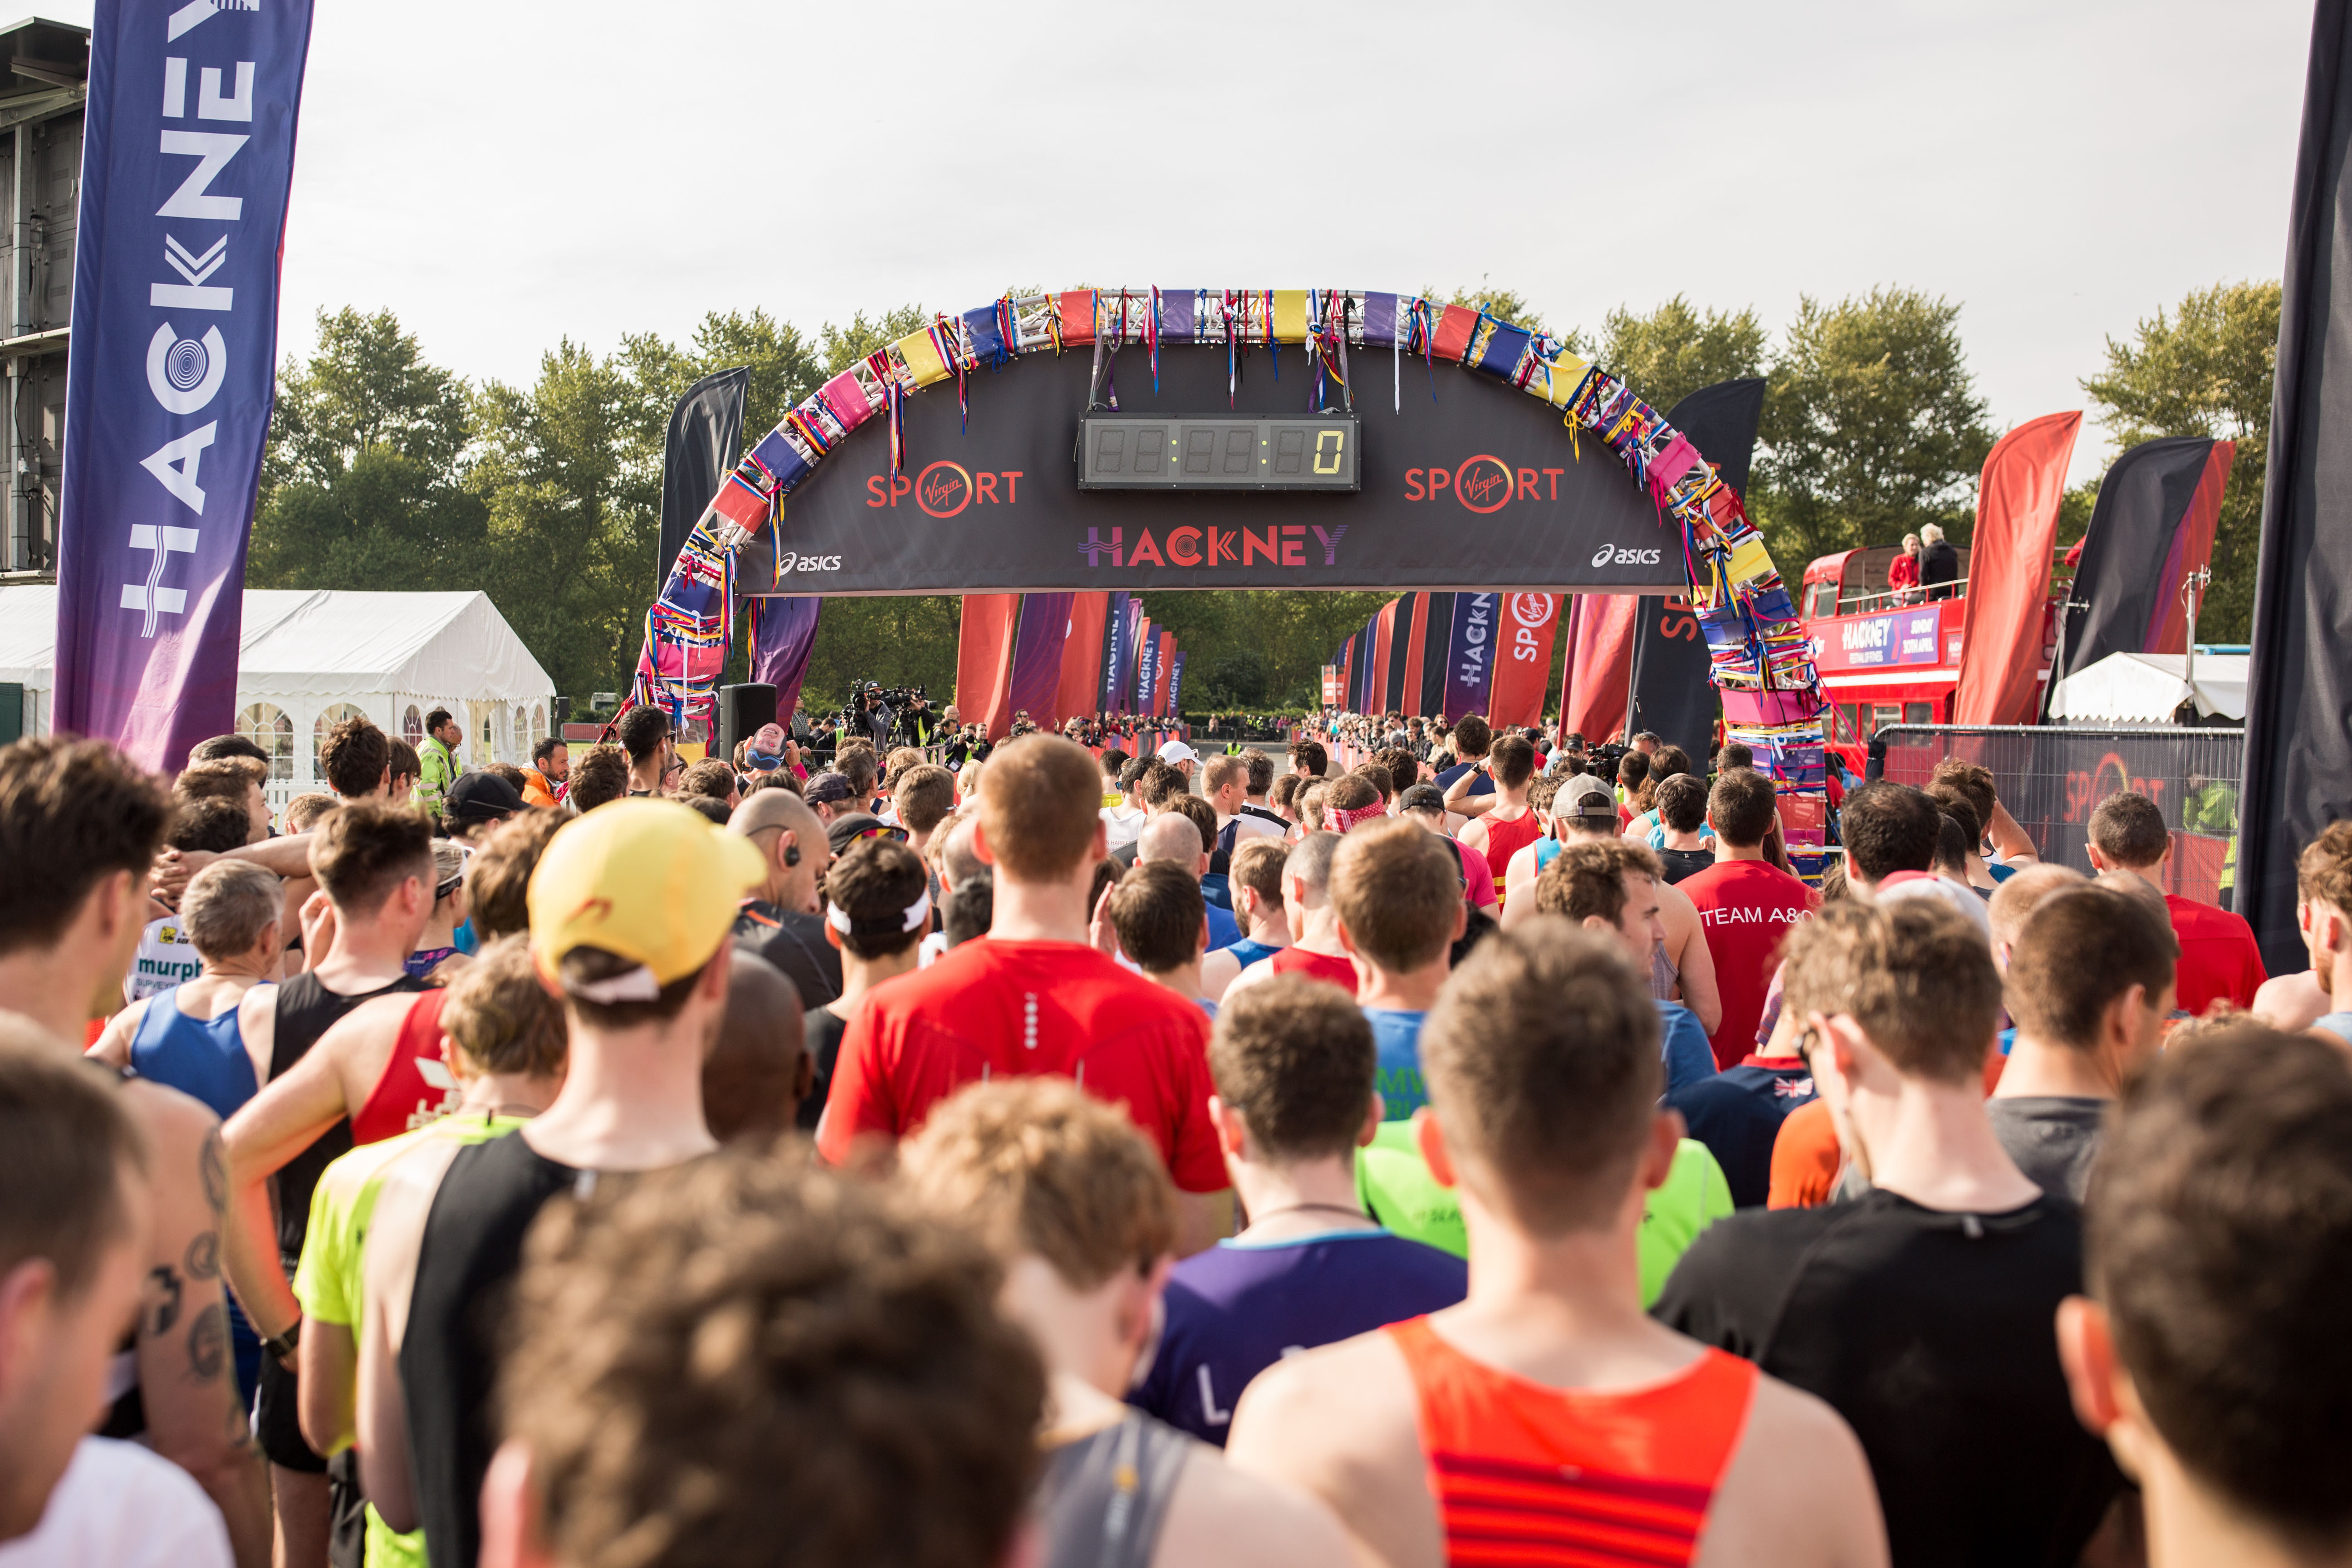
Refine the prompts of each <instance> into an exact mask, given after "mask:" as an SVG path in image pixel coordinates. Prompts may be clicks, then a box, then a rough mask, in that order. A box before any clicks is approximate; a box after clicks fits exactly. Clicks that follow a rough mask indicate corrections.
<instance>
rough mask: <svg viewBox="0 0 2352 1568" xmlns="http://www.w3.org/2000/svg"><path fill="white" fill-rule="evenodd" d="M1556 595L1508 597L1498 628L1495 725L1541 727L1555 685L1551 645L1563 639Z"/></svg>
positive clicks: (1491, 702) (1493, 703)
mask: <svg viewBox="0 0 2352 1568" xmlns="http://www.w3.org/2000/svg"><path fill="white" fill-rule="evenodd" d="M1559 602H1560V595H1558V594H1506V595H1503V613H1502V616H1501V617H1500V619H1501V624H1500V625H1499V626H1496V647H1495V688H1494V696H1493V697H1491V698H1490V699H1488V702H1489V705H1490V711H1489V712H1488V713H1487V715H1486V716H1487V718H1488V720H1489V721H1492V722H1494V723H1496V724H1525V725H1528V726H1529V727H1533V726H1535V725H1538V724H1540V723H1542V722H1543V700H1544V689H1545V688H1546V687H1548V686H1549V685H1550V684H1551V650H1552V645H1553V643H1554V642H1556V641H1557V640H1558V639H1559Z"/></svg>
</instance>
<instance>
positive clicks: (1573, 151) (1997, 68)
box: [44, 0, 2311, 479]
mask: <svg viewBox="0 0 2352 1568" xmlns="http://www.w3.org/2000/svg"><path fill="white" fill-rule="evenodd" d="M265 3H276V0H265ZM44 14H45V15H49V16H57V17H58V18H59V19H61V20H73V21H80V22H85V23H86V22H87V21H88V20H89V12H88V7H87V6H86V5H85V6H75V5H62V6H60V5H51V6H50V7H48V8H47V10H46V11H45V12H44ZM2310 18H2311V6H2310V3H2309V0H2233V4H2231V5H2229V6H2227V7H2221V6H2216V5H2211V4H2210V3H2207V4H2202V5H2191V4H2178V3H2171V0H2063V3H2062V4H2058V5H2051V4H2048V3H2047V0H2042V3H2006V0H1971V3H1969V4H1949V5H1929V4H1904V3H1899V0H1871V3H1869V4H1858V5H1843V6H1839V5H1801V4H1796V3H1793V0H1780V3H1778V4H1772V5H1756V4H1754V3H1753V0H1747V3H1740V4H1725V3H1717V0H1689V3H1685V4H1683V5H1674V6H1658V7H1654V8H1649V9H1646V10H1643V9H1635V10H1630V11H1629V10H1628V9H1627V8H1626V7H1624V6H1622V5H1612V6H1606V7H1603V6H1598V5H1565V4H1551V5H1538V4H1529V5H1492V6H1481V5H1466V4H1449V5H1388V4H1367V3H1363V0H1358V3H1355V4H1350V5H1314V6H1302V5H1285V4H1281V3H1279V0H1276V3H1271V4H1269V3H1267V0H1255V3H1253V4H1245V5H1228V4H1199V3H1178V4H1171V3H1167V0H1162V3H1160V4H1157V5H1148V6H1132V7H1129V6H1121V5H1104V4H1092V5H1063V4H1047V3H1044V0H1013V3H1011V4H1000V5H993V6H988V5H979V6H975V5H949V4H938V3H933V0H891V3H888V4H876V3H873V0H854V3H850V4H836V5H809V4H797V5H776V4H765V5H761V4H749V3H740V4H739V3H722V0H667V4H663V5H645V4H643V3H642V0H639V3H635V4H628V5H621V4H608V3H604V0H566V3H565V4H563V5H560V6H559V5H551V4H539V5H517V4H512V3H510V0H489V3H488V4H477V5H466V6H457V7H452V6H447V5H389V4H380V3H379V4H363V3H361V0H328V3H325V4H321V5H320V6H319V9H318V20H317V23H316V26H315V30H314V32H313V34H312V38H311V45H310V71H309V77H308V80H307V83H306V89H305V92H304V96H303V103H302V130H301V151H300V155H299V162H298V164H297V170H296V176H295V190H294V198H293V208H292V216H291V219H290V223H289V232H288V234H287V237H286V261H285V275H284V276H285V293H284V301H283V307H282V310H283V315H282V318H281V323H282V324H281V351H282V353H283V352H297V351H299V350H301V349H303V348H305V347H307V345H308V344H309V342H310V339H311V336H312V331H311V325H310V323H311V320H312V317H313V314H314V312H315V311H316V310H318V309H319V308H320V307H322V306H325V307H335V306H340V305H343V304H346V303H348V304H353V305H357V306H360V307H362V308H364V309H374V308H377V307H387V306H388V307H390V308H391V309H392V310H394V311H395V312H397V313H398V315H399V316H400V319H401V320H402V321H403V322H404V323H405V324H406V325H407V326H408V327H409V328H410V329H411V330H413V331H415V332H416V333H417V334H419V336H420V337H421V338H422V339H423V342H424V346H425V352H426V353H427V354H428V355H429V356H430V357H432V358H433V359H434V360H436V361H437V362H439V363H445V364H447V365H450V366H452V367H454V368H455V369H457V371H459V372H461V373H462V374H466V375H468V376H473V377H488V376H497V377H502V378H506V379H509V380H514V379H528V378H529V377H530V375H531V374H533V373H534V372H535V370H536V367H537V364H538V361H539V356H540V354H541V352H542V351H543V350H544V349H546V348H547V347H549V346H551V344H553V343H554V342H556V341H557V340H558V339H560V338H561V337H562V336H564V335H565V334H569V335H571V336H572V337H573V338H574V339H576V340H580V341H583V342H586V343H587V344H589V345H591V346H592V347H593V348H595V349H597V350H599V351H604V350H607V349H610V348H611V347H613V346H614V343H615V342H617V340H618V339H619V337H620V336H621V334H622V333H624V332H625V331H645V330H648V329H650V330H653V331H659V332H662V333H665V334H669V335H672V336H683V335H684V334H686V333H687V332H688V331H690V329H691V328H692V326H693V324H694V322H695V321H697V320H698V318H699V317H700V316H701V315H702V313H703V312H704V311H706V310H714V309H719V310H724V309H748V308H750V307H752V306H761V307H764V308H765V309H767V310H770V311H772V312H773V313H775V314H776V315H779V316H781V317H783V318H785V319H787V320H790V321H795V322H798V323H800V324H801V325H802V326H803V327H804V328H808V329H811V330H814V328H815V327H816V325H817V324H818V323H819V322H820V321H824V320H826V319H828V318H832V319H836V320H837V319H841V318H844V317H846V316H847V315H848V314H849V313H850V312H851V311H853V310H857V309H859V308H861V307H862V308H864V309H866V310H868V311H869V312H872V311H877V310H881V309H884V308H887V307H889V306H892V305H896V304H898V303H901V302H905V301H909V300H912V301H917V302H919V303H921V304H922V305H924V306H926V307H929V308H934V309H938V308H945V309H949V310H962V309H967V308H969V307H971V306H973V305H977V304H980V303H982V302H984V301H985V300H989V299H991V298H992V297H993V296H994V295H995V294H997V293H998V292H999V291H1000V290H1001V289H1003V288H1004V287H1006V286H1007V285H1010V284H1016V283H1017V284H1044V285H1046V286H1049V287H1059V286H1066V285H1068V284H1071V283H1074V282H1076V281H1079V280H1081V279H1083V280H1087V281H1090V282H1094V283H1096V284H1097V285H1106V286H1107V285H1114V284H1118V283H1127V284H1131V285H1136V286H1141V285H1145V284H1151V283H1157V284H1160V286H1162V287H1163V288H1167V287H1186V288H1193V287H1209V286H1214V287H1220V288H1222V287H1255V288H1305V287H1308V286H1330V287H1348V288H1362V289H1396V290H1414V289H1422V288H1427V287H1434V288H1438V289H1451V288H1453V287H1454V286H1456V285H1475V283H1476V282H1477V281H1478V280H1479V279H1482V278H1484V279H1490V280H1491V281H1492V283H1493V284H1494V285H1495V286H1496V287H1507V288H1512V289H1518V290H1520V291H1522V292H1523V293H1525V294H1526V295H1527V296H1528V298H1529V299H1530V300H1532V301H1533V302H1534V303H1535V304H1536V306H1537V307H1538V309H1539V310H1541V311H1542V312H1543V314H1544V315H1545V317H1546V318H1547V319H1548V320H1549V321H1550V322H1551V323H1552V324H1553V325H1554V326H1555V327H1564V326H1570V325H1575V326H1581V327H1584V328H1586V329H1587V330H1588V331H1590V330H1591V329H1593V328H1595V327H1597V326H1598V324H1599V322H1600V320H1601V316H1602V314H1603V313H1604V312H1605V311H1607V310H1609V309H1610V308H1612V306H1616V305H1621V304H1622V305H1629V306H1632V307H1633V308H1635V309H1637V310H1642V309H1647V308H1649V307H1651V306H1654V305H1655V304H1656V303H1658V302H1659V301H1661V300H1665V299H1668V298H1671V297H1672V296H1674V295H1675V294H1676V293H1682V294H1685V295H1687V296H1688V297H1689V298H1690V300H1692V301H1693V302H1694V303H1695V304H1698V305H1702V306H1719V307H1738V306H1743V305H1752V306H1754V307H1755V308H1756V309H1757V310H1758V311H1759V313H1760V314H1761V316H1762V318H1763V319H1764V321H1765V322H1766V323H1767V325H1768V326H1769V327H1770V328H1772V329H1774V330H1775V331H1777V330H1778V328H1779V327H1780V324H1781V323H1782V322H1783V321H1786V320H1787V319H1788V317H1789V316H1790V313H1791V312H1792V311H1793V310H1794V309H1795V307H1796V304H1797V300H1798V297H1799V295H1800V294H1801V293H1811V294H1812V295H1814V296H1816V297H1817V298H1822V299H1826V300H1834V299H1837V298H1840V297H1843V296H1844V295H1847V294H1853V293H1860V292H1864V291H1866V290H1867V289H1870V288H1871V287H1873V286H1874V285H1875V284H1880V283H1893V284H1901V285H1905V286H1907V287H1910V288H1915V289H1926V290H1928V291H1930V292H1933V293H1938V294H1942V295H1946V296H1948V297H1949V298H1950V299H1952V300H1958V301H1959V302H1960V303H1961V304H1962V305H1963V306H1964V307H1965V309H1964V310H1963V313H1962V315H1961V318H1960V325H1961V330H1962V333H1963V336H1964V338H1965V341H1966V343H1967V346H1968V350H1969V361H1970V363H1971V365H1972V367H1973V369H1974V371H1975V374H1976V377H1977V383H1978V387H1979V392H1980V394H1981V395H1983V396H1984V397H1985V399H1986V400H1987V401H1988V403H1989V404H1990V411H1991V416H1992V419H1993V422H1994V424H1995V425H1996V426H2008V425H2011V424H2015V423H2017V422H2018V421H2021V420H2023V419H2027V418H2031V417H2032V416H2035V415H2039V414H2044V413H2049V412H2052V411H2053V410H2057V409H2063V408H2078V407H2083V406H2084V399H2083V396H2082V394H2081V392H2080V390H2079V389H2078V387H2077V386H2076V381H2077V378H2078V377H2081V376H2083V375H2085V374H2091V373H2093V372H2094V371H2095V370H2096V369H2097V368H2098V367H2099V365H2100V363H2101V361H2102V353H2103V342H2104V339H2105V336H2106V335H2108V334H2111V333H2112V334H2116V335H2117V336H2122V335H2125V334H2127V333H2129V332H2130V331H2132V329H2133V327H2134V324H2135V323H2136V322H2137V321H2139V320H2141V319H2142V318H2143V317H2146V316H2147V315H2149V314H2150V313H2152V312H2153V311H2155V310H2157V309H2158V308H2159V307H2162V306H2168V305H2169V304H2171V303H2173V302H2175V301H2177V300H2179V298H2180V296H2181V295H2182V294H2183V293H2185V292H2186V291H2188V290H2189V289H2194V288H2198V287H2201V286H2203V285H2206V284H2210V283H2213V282H2215V281H2218V280H2221V279H2243V278H2274V277H2276V276H2278V275H2279V272H2280V268H2281V264H2282V257H2283V255H2284V245H2285V226H2286V213H2287V200H2288V187H2289V184H2290V181H2291V178H2292V175H2293V172H2294V147H2295V132H2296V125H2297V119H2298V116H2299V114H2300V112H2301V107H2302V94H2303V74H2304V66H2305V53H2306V49H2307V46H2308V40H2309V31H2310ZM282 353H281V357H282ZM2107 450H2108V448H2107V443H2106V440H2105V435H2104V433H2103V432H2101V431H2098V430H2097V429H2095V428H2092V427H2086V429H2085V432H2084V441H2083V443H2082V445H2081V447H2079V448H2078V451H2077V455H2076V460H2075V475H2076V478H2078V479H2079V478H2083V477H2086V476H2087V475H2089V474H2091V473H2094V472H2095V471H2097V469H2098V468H2100V467H2102V466H2103V459H2104V458H2105V456H2106V455H2107Z"/></svg>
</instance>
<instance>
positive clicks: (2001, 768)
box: [1866, 724, 2246, 909]
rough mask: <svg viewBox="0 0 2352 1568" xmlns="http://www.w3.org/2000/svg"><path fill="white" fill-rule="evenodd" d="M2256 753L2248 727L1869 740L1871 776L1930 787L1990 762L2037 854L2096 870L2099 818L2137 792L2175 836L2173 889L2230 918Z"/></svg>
mask: <svg viewBox="0 0 2352 1568" xmlns="http://www.w3.org/2000/svg"><path fill="white" fill-rule="evenodd" d="M2245 752H2246V732H2245V731H2242V730H2076V729H2062V728H2058V727H2054V726H2049V727H2043V726H2028V725H2020V726H2013V727H2012V726H1999V727H1995V726H1982V727H1977V726H1967V725H1958V724H1896V725H1890V726H1888V727H1887V728H1885V729H1884V730H1881V731H1878V732H1877V733H1876V734H1874V735H1873V736H1872V737H1871V738H1870V761H1869V766H1868V770H1867V773H1866V776H1867V777H1869V778H1873V779H1879V778H1886V779H1892V780H1894V781H1895V783H1897V784H1919V785H1925V784H1927V782H1928V780H1929V778H1930V777H1931V776H1932V775H1933V774H1934V773H1935V771H1936V764H1937V763H1939V762H1941V761H1943V760H1944V759H1945V758H1946V757H1959V758H1962V759H1964V760H1966V761H1968V762H1972V763H1981V764H1982V765H1983V766H1985V767H1988V768H1990V769H1991V770H1992V776H1993V781H1994V787H1995V788H1997V789H1998V790H1999V791H2000V803H2001V805H2004V806H2006V807H2008V809H2009V814H2010V816H2013V817H2015V818H2016V819H2017V824H2018V826H2020V827H2021V828H2023V829H2024V830H2025V834H2026V837H2029V838H2031V839H2032V840H2033V845H2034V852H2035V853H2036V854H2038V855H2039V856H2041V858H2042V859H2044V860H2048V861H2051V862H2053V863H2055V864H2057V865H2062V866H2072V867H2074V868H2075V869H2076V870H2078V871H2083V872H2085V873H2087V872H2089V871H2090V869H2091V860H2090V855H2089V853H2088V847H2089V825H2090V819H2091V812H2092V810H2093V809H2094V808H2095V807H2096V806H2097V805H2098V804H2099V802H2101V801H2103V800H2105V798H2106V797H2107V796H2109V795H2113V794H2115V793H2116V791H2118V790H2126V789H2128V790H2136V791H2137V792H2138V793H2140V794H2142V795H2147V797H2148V799H2150V800H2152V801H2154V802H2155V803H2156V805H2157V808H2158V810H2160V811H2162V812H2163V813H2164V820H2165V824H2166V826H2168V827H2170V828H2171V830H2172V856H2171V858H2169V859H2168V860H2167V861H2166V862H2165V866H2164V872H2163V881H2164V887H2165V890H2166V891H2167V892H2171V893H2178V894H2179V895H2180V896H2181V897H2182V898H2185V899H2194V900H2197V901H2198V902H2200V903H2206V904H2214V905H2218V906H2219V907H2221V908H2222V909H2227V908H2229V907H2230V893H2231V886H2232V884H2233V883H2234V881H2235V880H2236V878H2235V871H2236V866H2237V845H2238V779H2239V777H2240V773H2241V769H2242V767H2243V765H2244V762H2245Z"/></svg>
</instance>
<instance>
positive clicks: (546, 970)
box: [530, 800, 765, 1002]
mask: <svg viewBox="0 0 2352 1568" xmlns="http://www.w3.org/2000/svg"><path fill="white" fill-rule="evenodd" d="M764 869H765V868H764V867H763V866H762V865H761V860H760V851H759V849H758V848H757V847H755V846H753V845H752V843H751V841H750V840H749V839H746V838H739V837H730V836H729V835H728V833H727V832H726V830H725V829H723V828H720V827H719V826H714V825H713V824H712V823H711V822H710V821H709V819H708V818H706V817H704V816H701V815H700V814H699V813H697V812H694V811H691V810H688V808H687V807H685V806H683V805H679V804H677V802H676V801H669V800H616V801H614V802H612V803H611V804H610V805H602V806H599V807H597V808H596V809H595V810H594V811H592V812H589V813H588V814H586V815H585V816H582V817H580V818H578V819H577V820H575V821H573V822H572V823H570V824H568V825H567V826H565V827H564V828H563V829H562V831H561V832H559V833H557V834H556V836H555V837H553V838H551V839H550V840H549V841H548V846H547V851H546V853H545V854H544V855H542V856H541V857H540V862H539V868H538V869H537V870H536V871H535V872H533V873H532V875H531V879H530V949H531V956H532V957H533V958H534V959H535V960H536V961H537V963H538V965H539V971H540V973H541V974H542V975H544V976H545V977H546V978H547V979H548V980H549V981H551V982H556V981H558V980H559V978H560V976H559V973H558V965H560V964H561V963H562V960H563V955H564V954H565V953H567V952H571V951H572V949H574V948H578V947H594V948H601V949H603V950H604V952H610V953H614V954H616V955H618V956H619V957H621V958H625V959H634V960H635V961H636V963H637V964H638V967H637V968H635V969H633V970H628V971H625V972H624V973H620V974H617V975H614V976H613V977H612V978H610V979H606V980H600V981H597V982H594V983H593V985H592V986H590V987H589V988H588V989H586V990H583V988H582V987H581V986H579V985H578V984H574V985H573V986H572V990H573V991H574V992H575V993H578V994H581V996H582V998H583V1000H585V1001H591V1002H649V1001H652V1000H654V999H655V997H656V995H658V994H659V993H660V991H661V988H662V987H663V986H665V985H667V984H669V983H670V982H672V981H674V980H678V979H682V978H684V977H685V976H687V975H689V974H693V973H697V972H698V971H699V970H700V969H701V968H702V967H703V965H705V964H707V963H709V962H710V957H711V955H712V954H713V953H715V952H718V951H719V947H720V945H721V944H723V943H724V942H726V941H727V933H728V932H729V931H730V930H731V929H733V927H734V924H735V916H736V913H737V911H738V910H740V908H741V905H742V901H743V896H744V895H745V894H746V893H748V892H750V891H751V889H754V888H756V887H758V886H759V884H760V879H761V874H762V872H763V871H764Z"/></svg>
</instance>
